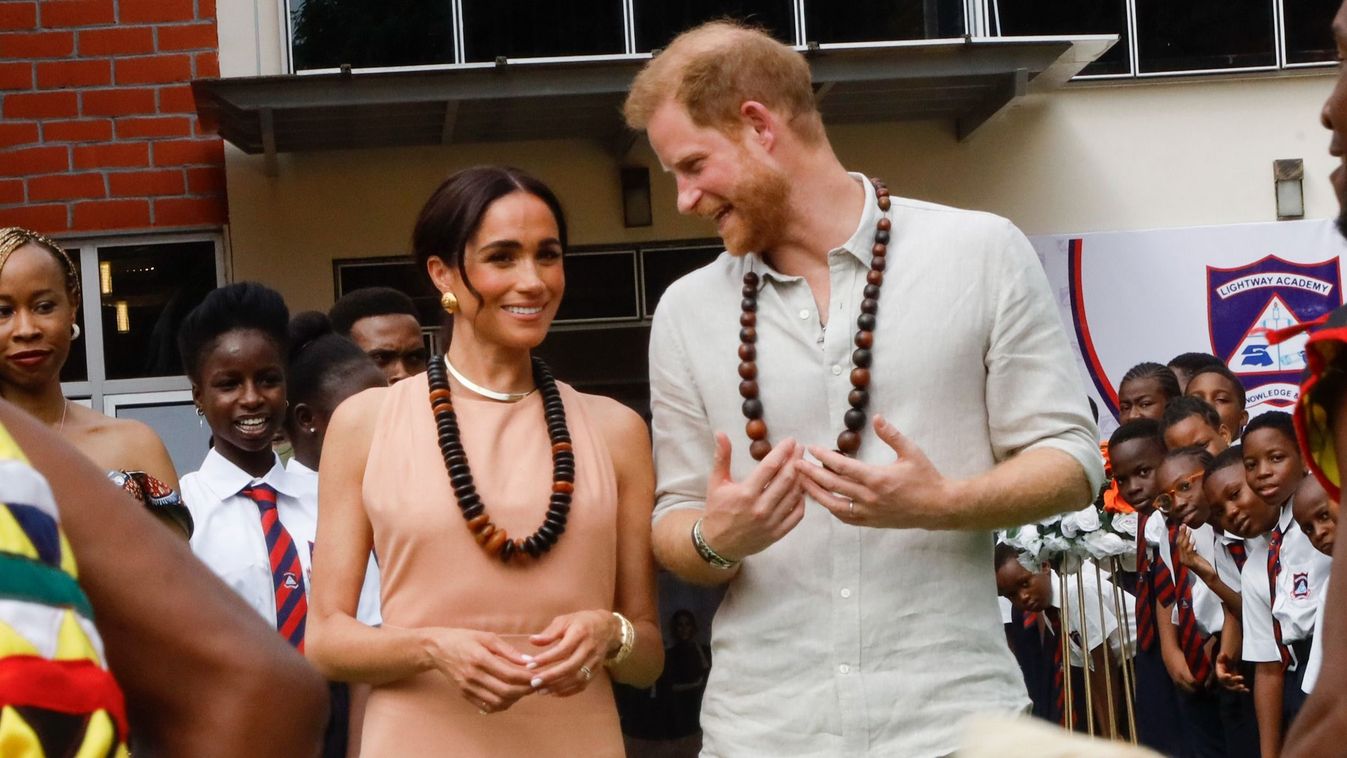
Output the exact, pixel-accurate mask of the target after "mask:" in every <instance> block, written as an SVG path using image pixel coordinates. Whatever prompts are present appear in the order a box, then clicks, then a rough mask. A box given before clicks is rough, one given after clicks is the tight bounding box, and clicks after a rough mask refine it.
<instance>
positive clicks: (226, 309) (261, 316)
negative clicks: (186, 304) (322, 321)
mask: <svg viewBox="0 0 1347 758" xmlns="http://www.w3.org/2000/svg"><path fill="white" fill-rule="evenodd" d="M289 321H290V310H289V309H288V308H286V307H285V298H283V297H281V294H280V293H279V292H277V291H276V290H274V289H271V288H270V287H266V286H264V285H261V284H258V283H257V282H238V283H236V284H227V285H225V286H223V287H220V288H219V289H214V290H211V291H210V293H209V294H207V295H206V297H205V299H204V300H202V301H201V304H200V305H198V306H197V307H195V308H193V309H192V311H191V312H190V313H188V314H187V316H186V317H185V318H183V320H182V324H181V325H180V326H179V327H178V352H180V353H181V354H182V366H183V369H184V370H185V371H186V372H187V375H188V376H189V377H191V378H192V379H197V378H198V376H197V371H198V370H199V369H200V368H201V355H202V353H203V352H205V350H206V348H207V347H209V346H210V344H211V343H213V342H214V341H215V340H216V339H218V338H219V337H220V335H223V334H226V333H228V332H232V331H236V330H239V329H255V330H257V331H259V332H262V333H263V334H265V335H267V337H269V338H270V339H271V341H272V342H274V343H276V348H277V349H278V350H279V351H280V352H281V354H282V355H284V354H285V352H286V350H287V348H288V346H289V342H290V340H289V337H288V335H287V332H286V325H287V324H288V323H289Z"/></svg>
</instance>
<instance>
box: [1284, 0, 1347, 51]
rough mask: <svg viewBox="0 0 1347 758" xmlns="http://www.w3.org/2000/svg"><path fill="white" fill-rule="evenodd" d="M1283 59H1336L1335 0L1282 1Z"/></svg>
mask: <svg viewBox="0 0 1347 758" xmlns="http://www.w3.org/2000/svg"><path fill="white" fill-rule="evenodd" d="M1284 2H1285V5H1284V6H1283V8H1284V9H1283V12H1282V16H1283V22H1284V23H1285V28H1286V62H1287V63H1319V62H1326V61H1333V60H1336V59H1337V46H1336V45H1335V44H1334V42H1333V30H1332V29H1331V28H1330V27H1329V25H1330V24H1332V23H1333V15H1334V14H1335V13H1337V12H1338V6H1339V5H1340V3H1339V2H1338V0H1284Z"/></svg>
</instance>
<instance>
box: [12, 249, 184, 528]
mask: <svg viewBox="0 0 1347 758" xmlns="http://www.w3.org/2000/svg"><path fill="white" fill-rule="evenodd" d="M79 303H80V286H79V272H78V271H76V269H75V264H74V262H73V261H72V260H71V259H70V256H69V255H68V254H67V253H66V251H65V250H64V249H62V248H61V246H60V245H58V244H56V243H55V242H53V241H51V240H50V239H48V238H46V237H44V236H42V235H41V234H38V233H37V232H34V231H30V230H28V229H20V228H17V227H9V228H3V229H0V397H3V398H5V399H6V400H8V401H9V402H11V403H13V404H15V405H17V406H18V407H20V408H22V409H23V410H25V411H27V412H28V413H29V414H30V415H32V416H34V417H36V418H37V419H38V420H40V421H42V422H43V423H45V424H46V425H47V426H48V427H50V428H51V429H52V430H53V431H55V432H56V433H57V434H58V435H60V436H61V437H62V438H64V439H65V441H66V442H69V443H70V444H71V445H73V446H74V447H75V448H76V449H77V450H79V451H80V452H81V453H83V454H84V456H85V457H86V458H88V459H89V460H91V461H93V462H94V463H96V464H98V466H99V467H100V468H102V469H103V470H104V471H107V472H108V477H109V478H110V479H112V480H113V482H115V483H116V484H117V485H119V486H121V487H122V488H123V489H124V490H126V491H127V492H128V493H130V494H131V495H132V496H133V497H135V498H136V499H137V500H139V501H140V502H141V503H143V504H144V505H145V507H146V508H148V509H149V510H150V512H151V513H152V514H154V515H155V516H156V517H157V518H158V519H159V520H160V521H162V522H164V523H165V524H168V525H169V526H170V527H172V528H173V529H175V530H177V531H178V532H179V533H181V534H182V536H183V538H184V539H186V538H187V537H189V536H190V535H191V533H192V517H191V515H190V514H189V513H188V511H187V508H186V507H184V505H183V502H182V498H181V497H179V495H178V492H177V489H178V475H177V473H176V472H175V471H174V469H173V462H172V460H171V459H170V458H169V455H168V451H167V450H166V449H164V443H163V442H162V441H160V439H159V437H158V435H156V434H155V433H154V431H153V430H152V429H150V427H148V426H146V425H145V424H142V423H141V422H139V421H133V420H130V419H119V418H112V417H109V416H105V415H103V414H102V413H99V412H98V411H96V410H93V409H91V408H86V407H84V406H83V405H80V404H79V403H72V402H70V401H69V400H67V399H66V398H65V396H64V395H63V394H62V393H61V368H62V367H63V366H65V362H66V359H67V358H68V357H69V355H70V343H71V342H72V341H74V340H76V339H78V338H79V326H78V325H77V324H76V323H75V314H76V312H77V311H78V310H79Z"/></svg>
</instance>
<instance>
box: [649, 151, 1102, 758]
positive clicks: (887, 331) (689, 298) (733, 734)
mask: <svg viewBox="0 0 1347 758" xmlns="http://www.w3.org/2000/svg"><path fill="white" fill-rule="evenodd" d="M856 178H857V179H858V180H861V181H862V182H863V184H864V185H865V187H866V200H865V211H864V213H863V214H862V216H861V219H860V223H859V224H858V225H857V228H856V232H855V234H854V235H853V236H852V238H851V239H850V240H848V241H847V242H846V244H845V245H843V246H842V247H841V248H838V249H836V250H833V251H831V252H830V253H829V254H828V266H829V278H830V286H831V305H830V308H832V313H831V314H830V316H829V318H828V319H827V322H828V326H827V328H826V329H824V328H823V327H821V326H820V319H819V317H818V314H817V312H816V305H815V302H814V298H813V295H812V294H811V292H810V289H809V286H808V284H806V282H805V281H804V280H803V279H802V278H800V277H790V276H783V275H781V274H779V273H777V272H774V271H772V270H771V269H770V268H769V267H768V266H766V265H765V263H764V262H763V260H762V259H761V258H759V257H758V256H756V255H749V256H744V257H735V256H731V255H729V254H723V255H721V256H720V257H719V258H718V259H716V260H715V261H714V262H712V263H711V264H710V265H708V266H706V267H704V268H701V269H699V270H697V271H694V272H692V273H691V274H689V275H687V276H685V277H683V278H682V279H680V280H678V281H677V282H675V283H674V284H673V285H672V286H671V287H670V288H669V289H668V291H667V292H666V293H665V294H664V297H663V298H662V299H661V301H660V304H659V308H658V310H657V312H656V313H655V319H654V326H653V329H652V333H651V341H650V385H651V407H652V411H653V414H654V418H653V424H652V426H653V432H654V444H655V466H656V476H657V480H658V484H657V502H656V508H655V517H654V518H655V520H656V521H658V520H659V519H660V518H661V517H662V516H663V515H665V514H667V513H669V512H670V511H674V510H678V509H683V508H701V507H702V506H703V500H704V498H705V493H706V477H707V473H708V472H709V471H710V470H711V463H712V457H713V454H714V437H713V435H714V433H715V432H717V431H723V432H726V433H728V434H729V437H730V440H731V442H732V444H733V457H732V474H733V476H734V478H736V479H740V478H742V477H744V476H746V475H747V474H748V473H749V472H750V471H751V470H752V468H753V466H754V465H755V462H754V461H753V459H752V458H751V457H750V456H749V455H748V438H747V437H746V436H745V435H744V423H745V419H744V417H743V414H742V412H741V410H740V405H741V402H742V399H741V398H740V397H739V392H738V384H739V375H738V371H737V367H738V363H739V359H738V356H737V354H736V350H737V348H738V344H739V337H738V335H739V303H740V300H741V293H740V290H741V289H742V287H743V274H744V272H745V271H747V270H749V269H752V270H754V271H757V272H759V273H760V274H761V275H762V284H761V291H760V293H759V296H758V326H757V331H758V361H757V363H758V369H759V379H758V384H759V386H760V388H761V390H760V391H761V398H762V401H763V404H764V406H765V408H766V412H765V414H764V420H765V421H766V422H767V428H768V430H769V435H770V439H771V441H773V442H777V441H780V440H782V439H784V438H786V437H788V436H789V437H793V438H795V439H797V440H800V441H802V442H805V443H808V444H816V445H822V446H827V447H829V448H832V447H834V446H835V441H836V438H837V434H838V432H840V431H841V430H842V414H843V413H844V412H845V411H846V409H847V408H848V407H849V406H848V405H847V393H848V392H850V390H851V384H850V378H849V374H850V371H851V351H852V350H853V344H852V339H853V337H854V335H855V332H856V316H857V315H858V314H859V312H860V292H861V289H862V288H863V286H864V283H865V273H866V271H867V270H868V269H869V265H870V259H871V253H870V249H871V246H872V244H873V241H874V240H873V235H874V229H875V222H876V221H877V220H878V218H879V215H878V214H879V210H878V208H877V206H876V205H875V197H874V190H873V188H872V187H871V186H870V185H869V183H868V182H864V181H863V178H862V177H860V176H859V175H856ZM889 217H890V219H891V220H892V222H893V230H892V240H891V242H890V244H889V254H888V271H887V273H886V276H885V281H884V286H883V289H882V292H881V295H880V305H879V311H878V327H877V328H876V330H875V345H874V366H873V369H872V374H873V377H874V378H873V380H872V383H871V388H870V414H871V418H873V414H874V413H876V412H878V413H881V414H883V415H884V416H885V418H887V419H889V420H890V421H892V422H893V423H894V424H895V425H897V427H898V429H900V430H901V431H902V432H903V433H904V434H906V435H907V436H908V437H910V438H911V439H912V440H913V441H914V442H916V443H917V444H918V445H920V446H921V448H922V449H923V450H924V451H925V452H926V454H927V455H928V456H929V457H930V459H931V460H932V461H933V462H934V464H935V465H936V466H937V467H938V468H939V469H940V471H941V472H942V473H943V474H944V475H946V476H950V477H970V476H973V475H975V474H978V473H981V472H983V471H986V470H987V469H989V468H991V467H992V466H993V465H995V464H996V463H997V462H998V461H1002V460H1005V459H1006V458H1009V457H1010V456H1012V455H1015V454H1016V453H1019V452H1022V451H1024V450H1028V449H1031V448H1039V447H1050V448H1056V449H1059V450H1062V451H1064V452H1065V453H1067V454H1069V455H1071V456H1072V457H1073V458H1075V459H1076V460H1077V461H1079V463H1080V465H1081V467H1082V468H1083V469H1084V471H1085V472H1086V474H1087V476H1088V478H1089V480H1090V484H1091V487H1092V488H1095V489H1097V487H1098V485H1099V484H1100V482H1101V480H1102V478H1103V464H1102V461H1101V460H1100V456H1099V448H1098V443H1097V431H1096V429H1095V425H1094V423H1093V422H1092V420H1091V417H1090V413H1089V409H1088V406H1087V401H1086V398H1085V391H1084V389H1083V387H1082V386H1081V383H1080V377H1079V374H1078V373H1077V368H1076V365H1075V359H1074V358H1073V357H1072V354H1071V351H1070V350H1069V348H1068V345H1067V342H1066V338H1065V335H1064V333H1063V329H1062V325H1061V322H1060V320H1059V318H1058V315H1057V311H1056V306H1055V305H1054V303H1053V300H1052V297H1051V295H1050V293H1049V289H1048V283H1047V279H1046V277H1045V276H1044V274H1043V271H1042V268H1041V267H1040V265H1039V262H1038V260H1037V258H1036V257H1035V255H1034V251H1033V249H1032V248H1031V247H1030V246H1029V242H1028V240H1026V239H1025V238H1024V235H1023V234H1021V233H1020V232H1019V231H1018V230H1017V229H1016V228H1015V227H1014V226H1013V225H1011V224H1010V223H1009V222H1008V221H1006V220H1005V219H1001V218H998V217H995V216H992V215H989V214H986V213H975V212H969V211H962V210H956V209H952V208H945V207H941V206H937V205H932V204H929V203H922V202H917V201H913V200H906V199H901V198H893V203H892V207H891V209H890V211H889ZM859 457H860V458H861V459H862V460H864V461H866V462H869V463H875V464H886V463H890V462H892V461H893V459H894V453H893V451H892V450H891V449H890V448H889V447H887V446H886V445H885V444H884V443H883V442H882V441H881V440H880V439H878V438H877V437H876V436H875V434H874V430H873V427H870V426H868V425H867V427H866V428H865V430H864V433H863V436H862V443H861V448H860V451H859ZM1081 505H1082V506H1083V505H1084V503H1082V504H1081ZM712 648H713V651H714V656H713V657H714V660H715V665H714V666H713V667H712V669H711V674H710V680H709V682H708V684H707V689H706V695H705V699H704V701H703V706H702V727H703V729H704V730H705V742H704V745H705V747H704V754H705V755H711V756H842V755H846V756H860V755H867V756H904V757H905V758H908V757H919V756H928V755H929V756H934V755H944V754H948V753H950V752H952V751H953V750H954V749H955V748H956V747H957V743H958V738H959V735H960V732H961V726H960V724H961V722H962V721H963V720H964V718H965V717H966V716H970V715H972V714H975V713H981V712H988V711H992V712H1012V711H1017V710H1020V709H1022V708H1024V707H1025V706H1027V705H1028V698H1027V697H1026V695H1025V689H1024V684H1023V681H1022V678H1021V676H1020V672H1019V669H1018V668H1017V666H1016V664H1015V660H1014V658H1013V657H1012V656H1011V654H1010V651H1009V650H1008V649H1007V647H1006V641H1005V635H1004V633H1003V631H1002V628H1001V620H1000V614H999V612H998V608H997V603H996V587H995V581H994V574H993V571H992V536H991V534H989V533H987V532H983V531H977V532H972V531H945V532H932V531H925V530H919V529H908V530H887V529H865V528H858V527H853V526H848V525H846V524H843V523H842V522H840V521H838V520H836V519H835V518H833V517H832V516H831V515H830V514H829V513H828V512H827V511H826V510H825V509H824V508H823V507H822V506H820V505H818V504H817V503H816V502H814V501H812V500H810V501H808V502H807V505H806V514H805V517H804V519H803V521H801V522H800V524H799V526H797V527H796V528H795V529H794V530H793V531H791V532H790V533H789V534H788V535H786V536H785V537H784V538H783V539H782V540H781V541H779V542H777V543H776V544H774V545H772V546H771V547H769V548H768V549H767V550H765V551H763V552H761V553H759V554H757V555H754V556H751V557H750V558H748V559H747V560H746V561H744V564H743V567H742V570H741V571H740V573H739V575H738V576H737V577H736V578H735V579H734V581H732V582H731V583H730V585H729V587H728V589H727V592H726V595H725V599H724V602H723V604H722V605H721V607H720V610H719V611H718V612H717V614H716V617H715V622H714V625H713V631H712Z"/></svg>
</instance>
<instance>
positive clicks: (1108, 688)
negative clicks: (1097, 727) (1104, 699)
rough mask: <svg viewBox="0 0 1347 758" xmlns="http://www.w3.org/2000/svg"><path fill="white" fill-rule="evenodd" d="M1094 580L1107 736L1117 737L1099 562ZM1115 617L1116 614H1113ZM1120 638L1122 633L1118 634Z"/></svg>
mask: <svg viewBox="0 0 1347 758" xmlns="http://www.w3.org/2000/svg"><path fill="white" fill-rule="evenodd" d="M1094 582H1095V585H1094V586H1095V590H1096V595H1095V599H1096V600H1098V601H1099V627H1100V631H1102V632H1103V633H1104V690H1105V693H1106V694H1107V696H1108V729H1109V737H1110V738H1112V739H1117V738H1118V715H1117V708H1116V707H1115V706H1114V704H1113V672H1112V671H1111V669H1112V668H1113V667H1112V666H1111V665H1109V636H1110V635H1109V633H1108V625H1107V624H1105V623H1104V573H1103V572H1102V571H1100V570H1099V564H1098V563H1095V564H1094ZM1114 618H1115V619H1116V618H1117V616H1114ZM1118 636H1119V638H1120V639H1121V637H1122V635H1121V634H1119V635H1118Z"/></svg>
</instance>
